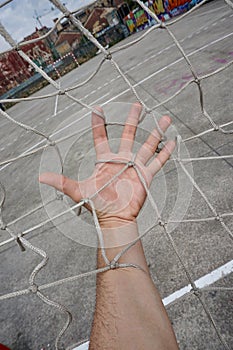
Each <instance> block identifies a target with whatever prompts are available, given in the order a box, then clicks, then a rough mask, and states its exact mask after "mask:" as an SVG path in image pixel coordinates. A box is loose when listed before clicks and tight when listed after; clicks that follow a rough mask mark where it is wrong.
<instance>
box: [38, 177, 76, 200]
mask: <svg viewBox="0 0 233 350" xmlns="http://www.w3.org/2000/svg"><path fill="white" fill-rule="evenodd" d="M39 181H40V183H43V184H46V185H49V186H52V187H54V188H56V189H57V190H58V191H60V192H63V193H64V194H66V195H67V196H69V197H70V198H72V199H73V200H74V201H75V202H79V201H80V200H81V199H82V197H81V193H80V188H79V184H78V182H77V181H75V180H72V179H69V178H68V177H66V176H64V175H59V174H55V173H43V174H41V175H40V176H39Z"/></svg>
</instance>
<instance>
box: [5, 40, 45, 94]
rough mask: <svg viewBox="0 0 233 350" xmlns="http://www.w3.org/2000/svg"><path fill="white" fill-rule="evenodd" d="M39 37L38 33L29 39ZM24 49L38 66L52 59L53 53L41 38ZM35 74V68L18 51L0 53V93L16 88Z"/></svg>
mask: <svg viewBox="0 0 233 350" xmlns="http://www.w3.org/2000/svg"><path fill="white" fill-rule="evenodd" d="M35 37H38V34H37V33H34V35H31V36H30V37H28V38H27V39H28V40H29V39H33V38H35ZM22 50H23V51H24V52H25V53H26V54H27V55H28V56H29V57H30V58H31V59H32V61H33V62H35V63H36V64H37V65H38V66H43V67H44V66H46V65H47V64H48V63H49V62H51V61H52V53H51V51H50V49H49V48H48V45H47V43H45V42H44V41H43V40H40V41H38V42H36V43H30V44H27V45H25V46H23V47H22ZM33 74H34V69H33V68H32V67H31V66H30V65H29V64H28V63H27V62H26V61H24V60H23V59H22V58H21V57H20V56H19V54H18V52H17V51H15V50H11V51H7V52H4V53H2V54H0V95H2V94H4V93H5V92H6V91H8V90H10V89H12V88H14V87H15V86H17V85H19V84H20V83H22V82H23V81H25V80H27V79H28V78H29V77H30V76H31V75H33Z"/></svg>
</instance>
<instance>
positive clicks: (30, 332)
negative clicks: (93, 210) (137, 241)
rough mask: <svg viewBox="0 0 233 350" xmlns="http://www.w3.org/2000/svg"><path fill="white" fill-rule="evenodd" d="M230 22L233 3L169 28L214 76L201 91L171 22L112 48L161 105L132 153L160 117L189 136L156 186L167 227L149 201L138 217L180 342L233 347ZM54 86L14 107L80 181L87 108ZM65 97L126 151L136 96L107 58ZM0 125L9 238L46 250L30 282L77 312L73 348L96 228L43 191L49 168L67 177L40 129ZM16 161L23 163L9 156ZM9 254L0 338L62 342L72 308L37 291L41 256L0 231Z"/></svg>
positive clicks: (84, 333)
mask: <svg viewBox="0 0 233 350" xmlns="http://www.w3.org/2000/svg"><path fill="white" fill-rule="evenodd" d="M177 18H179V17H177ZM168 23H169V22H168ZM232 23H233V11H232V9H231V8H230V7H229V6H227V4H226V3H225V2H224V1H221V0H215V1H211V2H208V3H207V4H204V5H203V6H201V7H200V8H199V9H197V10H195V11H193V12H192V13H189V14H188V15H187V16H185V17H184V18H182V19H181V20H180V21H177V23H175V24H173V25H172V26H170V27H169V29H170V30H171V31H172V33H174V35H175V37H176V39H177V40H178V42H179V43H180V45H181V46H182V48H183V50H184V52H185V54H186V55H187V57H188V59H189V60H190V62H191V64H192V67H193V69H194V70H195V72H196V74H197V75H198V77H204V76H205V79H204V78H203V79H201V88H202V92H203V94H202V93H201V94H200V90H199V89H198V84H196V83H195V82H191V81H192V80H193V75H192V72H191V70H190V67H189V66H188V64H187V62H186V61H185V59H184V57H183V56H182V55H181V52H180V51H179V50H178V48H177V46H176V45H175V42H174V40H172V38H171V36H169V35H168V32H167V31H166V30H165V29H161V28H157V29H154V30H153V29H152V30H151V29H150V32H149V33H148V34H147V35H145V33H146V30H144V31H142V32H138V33H136V34H134V35H132V36H130V37H128V38H126V39H125V40H124V41H121V42H120V43H118V44H117V45H115V46H114V47H113V48H112V56H113V58H114V60H115V61H116V62H117V64H118V65H119V67H120V69H121V71H122V72H124V75H125V77H126V78H127V79H128V81H129V82H130V84H131V85H132V86H133V89H135V91H136V94H137V95H138V96H139V97H140V99H141V100H142V101H143V102H144V103H145V104H146V105H147V106H148V107H149V108H151V109H153V110H154V115H152V114H148V115H146V117H145V119H144V120H143V121H142V122H141V123H140V128H139V130H138V132H137V136H136V141H137V144H136V148H137V147H139V146H140V145H141V144H142V142H143V141H144V140H145V139H146V137H147V135H148V133H149V132H150V131H151V130H152V128H153V127H154V125H155V120H154V119H156V120H157V119H158V118H159V117H160V116H162V115H164V114H166V115H170V116H171V118H172V120H173V129H172V130H171V132H170V135H171V136H177V135H180V138H178V141H179V140H181V144H180V154H179V153H177V150H176V151H175V153H174V158H176V159H177V157H178V158H179V157H180V158H181V160H182V162H179V161H178V162H177V161H174V159H171V160H169V162H168V163H167V164H166V166H165V167H164V169H163V171H161V172H160V173H158V174H157V175H156V177H155V179H154V181H153V183H152V186H151V194H152V196H153V198H154V200H155V202H156V204H157V206H158V209H159V212H160V213H161V216H162V218H163V220H164V222H165V223H166V227H167V230H166V232H164V229H163V227H162V226H160V225H156V215H155V211H154V208H153V207H152V206H151V203H150V201H149V200H147V202H146V203H145V205H144V208H143V210H142V212H141V214H140V216H139V219H138V221H139V227H140V233H143V232H145V231H148V233H147V234H146V235H145V236H144V237H143V245H144V248H145V253H146V257H147V261H148V266H149V267H150V271H151V275H152V277H153V280H154V282H155V284H156V286H157V287H158V289H159V292H160V294H161V297H162V298H163V301H164V304H165V305H166V309H167V311H168V314H169V317H170V319H171V321H172V324H173V327H174V330H175V333H176V336H177V339H178V343H179V346H180V349H182V350H184V349H187V350H189V349H192V350H200V349H202V350H205V349H206V350H207V349H208V350H209V349H218V350H222V349H231V348H233V339H232V323H233V318H232V311H233V308H232V276H233V274H232V271H233V253H232V238H233V234H232V230H233V207H232V198H233V176H232V175H233V172H232V170H233V169H232V166H233V156H232V154H233V152H232V150H233V139H232V133H230V132H229V131H230V130H232V129H233V115H232V110H233V98H232V97H233V96H232V91H233V70H232V67H233V65H232V61H233V46H232V43H233V31H232V29H233V26H232ZM143 36H144V37H143ZM134 41H137V42H135V43H133V42H134ZM130 43H131V45H130ZM123 46H126V47H123ZM120 47H122V49H121V50H118V49H119V48H120ZM102 60H103V54H101V53H100V54H99V55H97V56H96V57H94V58H93V59H91V60H90V61H88V62H86V63H84V64H83V65H81V66H80V67H78V68H77V69H75V70H73V71H72V72H70V73H68V74H67V75H65V76H64V77H62V78H61V81H60V84H61V87H62V89H66V88H69V87H71V86H75V85H77V84H81V83H82V82H84V81H85V80H86V79H87V78H88V77H89V76H90V75H91V74H92V73H94V72H95V70H96V68H97V66H98V65H99V64H100V62H101V61H102ZM224 67H226V68H225V69H223V68H224ZM214 72H216V74H213V73H214ZM180 89H182V91H181V92H180V93H177V92H179V90H180ZM55 91H56V90H55V88H54V87H53V86H51V85H49V86H47V87H45V88H44V89H42V90H40V91H38V92H37V93H36V94H34V95H33V97H36V96H37V97H38V96H41V95H48V94H52V95H53V96H51V97H49V98H43V99H35V100H32V101H21V102H20V103H17V104H16V105H14V106H13V107H11V108H10V109H9V110H7V113H8V114H9V116H10V117H12V118H14V119H15V120H16V121H17V122H20V123H23V124H26V125H29V126H31V127H32V128H34V129H37V130H39V131H40V132H42V133H43V134H46V135H49V136H50V139H51V140H54V141H56V142H57V146H58V147H59V152H60V155H61V156H62V158H63V162H64V174H65V175H67V176H70V177H72V178H81V179H83V178H85V177H86V176H87V175H89V174H91V171H92V170H93V168H94V161H95V155H94V152H93V143H92V135H91V130H90V125H91V113H90V110H89V109H88V108H85V107H82V106H80V104H79V103H77V102H75V101H74V99H73V100H71V99H70V98H68V97H67V96H66V95H62V94H59V95H55V94H53V93H54V92H55ZM176 93H177V95H176ZM70 95H72V97H73V98H75V99H78V100H81V101H82V103H85V104H86V105H88V106H95V105H101V106H102V107H103V109H104V111H105V115H106V121H107V123H109V124H110V125H109V126H108V136H109V138H110V139H111V140H112V141H111V145H112V147H113V149H117V146H118V143H119V137H120V135H121V132H122V126H121V125H117V124H122V123H124V121H125V118H126V115H127V111H128V110H129V107H130V104H131V103H132V102H134V101H135V100H136V97H135V94H134V93H133V92H132V89H130V87H129V84H127V81H126V80H124V79H123V78H122V76H121V74H119V72H118V71H117V70H116V69H115V68H114V67H113V65H112V63H111V61H110V60H105V61H104V62H103V64H102V65H101V67H100V69H99V71H98V73H97V74H96V75H95V76H93V78H92V79H90V80H89V81H88V82H87V83H86V84H84V85H82V86H81V87H78V88H75V89H73V90H71V91H70ZM173 95H175V96H174V97H173V98H172V99H170V100H169V98H170V97H172V96H173ZM200 96H201V99H200ZM202 103H203V104H202ZM156 106H157V107H156ZM201 106H203V108H204V111H205V113H204V114H203V110H202V108H201ZM155 107H156V108H155ZM208 116H210V118H208ZM213 122H214V124H213ZM0 127H1V138H0V152H1V153H0V154H1V160H0V182H1V183H2V185H3V186H4V188H5V193H6V197H5V202H4V204H3V206H2V218H3V221H4V223H6V224H7V228H8V229H10V230H11V232H12V235H17V234H22V235H23V237H24V238H25V239H27V241H28V242H30V243H31V244H32V245H33V246H35V247H38V248H40V249H42V250H43V251H45V252H46V254H47V256H48V257H49V260H48V263H47V264H46V266H44V267H43V268H42V269H41V270H40V271H39V272H38V274H37V275H36V280H35V281H36V284H37V285H38V286H39V290H41V292H42V293H43V294H44V295H45V296H46V297H47V298H48V299H49V300H53V301H56V302H58V303H61V304H62V305H64V306H65V307H66V308H67V309H68V310H69V311H70V312H71V313H72V316H73V322H72V323H71V325H70V327H69V328H68V330H67V331H66V332H65V334H64V335H63V336H62V339H61V344H64V348H65V349H71V348H72V347H74V346H75V344H78V343H79V342H81V341H84V340H86V339H88V338H89V334H90V329H91V321H92V316H93V312H94V305H95V275H94V274H92V275H90V276H84V277H77V276H78V275H80V274H82V273H85V272H88V271H92V270H95V268H96V248H95V247H96V232H95V226H94V224H93V222H92V217H91V215H90V214H88V213H87V212H86V211H85V210H83V211H82V213H81V215H80V216H76V215H74V214H72V213H71V212H69V213H66V214H64V215H62V216H60V215H59V213H61V212H63V211H65V210H67V208H70V207H71V206H72V205H74V203H71V201H70V200H68V199H67V198H64V199H63V200H61V199H59V198H57V197H56V194H55V192H54V190H53V189H51V188H47V187H46V186H45V185H39V183H38V175H39V174H40V173H41V172H43V171H56V172H59V171H61V165H60V160H59V154H58V152H57V151H56V148H55V147H54V146H53V145H47V146H45V145H46V141H45V140H44V138H42V137H41V136H40V135H36V134H35V133H33V132H31V131H26V130H24V129H22V128H20V126H19V125H16V124H15V123H13V122H12V121H10V120H7V119H6V118H4V116H3V115H0ZM38 148H41V151H37V150H38ZM34 151H35V153H34V154H30V155H28V156H27V157H23V155H25V154H27V153H30V152H31V153H32V152H34ZM21 155H22V157H21ZM18 156H20V157H21V158H19V159H17V160H14V158H17V157H18ZM180 158H179V159H178V160H180ZM11 160H12V161H11ZM1 198H4V191H3V189H2V188H1V187H0V203H1ZM54 216H57V217H56V218H54V219H51V218H53V217H54ZM174 247H175V249H174ZM0 253H1V254H0V263H1V287H0V302H1V313H0V329H1V330H0V342H2V343H3V344H6V345H7V346H9V347H10V348H11V349H12V350H14V349H15V350H16V349H17V350H37V349H38V350H39V349H54V343H55V339H56V337H57V335H58V333H59V331H60V330H61V328H62V327H63V326H64V324H65V322H66V315H65V314H64V312H60V311H59V310H58V309H57V308H54V307H52V306H50V305H48V304H46V303H43V301H42V300H41V299H40V298H38V296H37V294H36V293H31V292H29V290H28V287H29V277H30V274H31V272H32V270H33V269H34V268H35V267H36V266H37V265H38V264H39V262H40V261H41V260H42V259H41V256H39V255H38V254H37V253H36V252H35V251H33V250H31V249H30V248H28V247H26V250H25V251H23V252H22V251H21V249H20V246H19V244H17V240H16V239H14V238H12V236H11V235H9V232H8V231H7V230H5V229H4V228H2V229H1V230H0ZM187 273H188V275H187ZM69 277H71V278H69ZM72 277H73V278H72ZM189 277H190V278H189ZM66 278H68V279H67V280H66ZM63 279H64V280H63ZM190 280H191V281H193V282H195V285H196V287H197V289H196V290H195V289H194V290H193V289H192V287H191V285H190ZM56 281H57V282H56ZM59 281H61V282H59ZM53 282H54V283H53ZM15 292H18V293H15ZM11 293H12V294H11ZM142 297H143V296H142ZM1 299H2V300H1ZM129 348H130V347H129Z"/></svg>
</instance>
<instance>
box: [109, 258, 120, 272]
mask: <svg viewBox="0 0 233 350" xmlns="http://www.w3.org/2000/svg"><path fill="white" fill-rule="evenodd" d="M109 266H110V269H111V270H115V269H117V268H118V267H119V266H120V265H119V263H118V262H117V261H115V260H112V261H111V262H110V264H109Z"/></svg>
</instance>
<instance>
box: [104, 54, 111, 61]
mask: <svg viewBox="0 0 233 350" xmlns="http://www.w3.org/2000/svg"><path fill="white" fill-rule="evenodd" d="M105 59H106V60H111V59H112V54H111V52H108V53H107V54H106V55H105Z"/></svg>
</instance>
